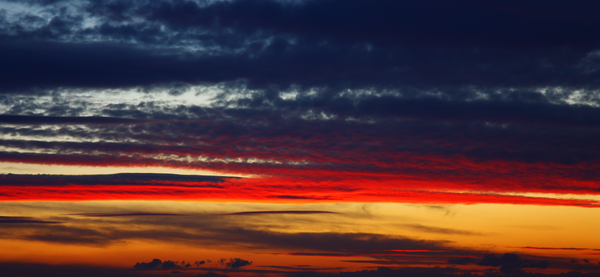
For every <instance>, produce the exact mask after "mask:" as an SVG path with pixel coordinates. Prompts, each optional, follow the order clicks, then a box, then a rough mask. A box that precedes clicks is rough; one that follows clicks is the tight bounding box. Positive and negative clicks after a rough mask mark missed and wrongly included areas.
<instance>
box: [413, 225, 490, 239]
mask: <svg viewBox="0 0 600 277" xmlns="http://www.w3.org/2000/svg"><path fill="white" fill-rule="evenodd" d="M401 226H402V227H404V228H408V229H413V230H416V231H421V232H427V233H438V234H447V235H466V236H481V235H483V234H481V233H477V232H471V231H465V230H456V229H451V228H439V227H432V226H425V225H421V224H401Z"/></svg>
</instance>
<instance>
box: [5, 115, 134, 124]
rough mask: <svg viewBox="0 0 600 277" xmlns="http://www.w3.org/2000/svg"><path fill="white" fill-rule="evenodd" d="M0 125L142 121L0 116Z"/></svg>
mask: <svg viewBox="0 0 600 277" xmlns="http://www.w3.org/2000/svg"><path fill="white" fill-rule="evenodd" d="M0 123H5V124H27V125H49V124H138V123H144V121H140V120H135V119H128V118H111V117H55V116H22V115H0Z"/></svg>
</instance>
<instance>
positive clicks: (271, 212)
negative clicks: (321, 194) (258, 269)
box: [73, 211, 339, 217]
mask: <svg viewBox="0 0 600 277" xmlns="http://www.w3.org/2000/svg"><path fill="white" fill-rule="evenodd" d="M273 214H275V215H277V214H339V213H336V212H328V211H252V212H237V213H225V214H173V213H144V212H131V213H116V214H103V213H86V214H73V215H77V216H85V217H135V216H198V217H202V216H256V215H273Z"/></svg>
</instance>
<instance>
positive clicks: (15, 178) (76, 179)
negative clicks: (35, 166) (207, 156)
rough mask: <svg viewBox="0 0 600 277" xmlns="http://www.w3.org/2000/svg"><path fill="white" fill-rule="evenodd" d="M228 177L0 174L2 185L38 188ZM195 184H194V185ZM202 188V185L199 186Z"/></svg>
mask: <svg viewBox="0 0 600 277" xmlns="http://www.w3.org/2000/svg"><path fill="white" fill-rule="evenodd" d="M228 178H239V177H229V176H207V175H179V174H165V173H117V174H106V175H43V174H38V175H21V174H2V175H0V180H2V184H3V185H11V186H21V185H26V184H27V185H40V186H66V185H147V183H148V182H157V181H164V182H163V183H162V184H160V183H153V184H152V185H153V186H161V185H163V186H173V185H178V184H184V185H185V183H191V184H189V185H192V186H193V185H198V184H197V183H221V182H224V181H225V180H226V179H228ZM194 183H196V184H194ZM201 186H202V185H201ZM205 187H219V186H218V185H205Z"/></svg>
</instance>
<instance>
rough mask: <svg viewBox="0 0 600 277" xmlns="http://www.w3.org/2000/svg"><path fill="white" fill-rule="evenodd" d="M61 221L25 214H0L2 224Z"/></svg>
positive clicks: (52, 222)
mask: <svg viewBox="0 0 600 277" xmlns="http://www.w3.org/2000/svg"><path fill="white" fill-rule="evenodd" d="M59 223H63V222H59V221H47V220H38V219H34V218H32V217H23V216H0V225H4V224H59Z"/></svg>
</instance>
